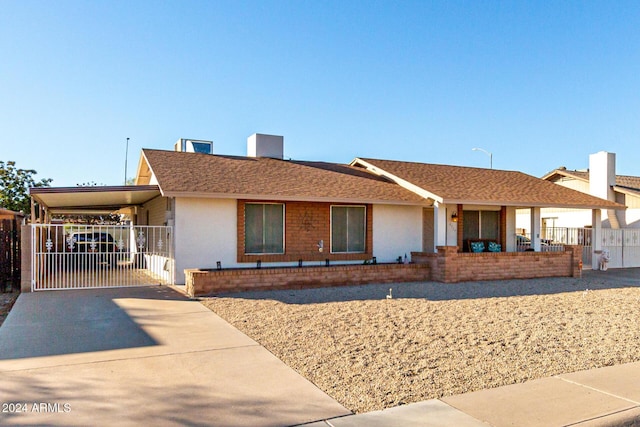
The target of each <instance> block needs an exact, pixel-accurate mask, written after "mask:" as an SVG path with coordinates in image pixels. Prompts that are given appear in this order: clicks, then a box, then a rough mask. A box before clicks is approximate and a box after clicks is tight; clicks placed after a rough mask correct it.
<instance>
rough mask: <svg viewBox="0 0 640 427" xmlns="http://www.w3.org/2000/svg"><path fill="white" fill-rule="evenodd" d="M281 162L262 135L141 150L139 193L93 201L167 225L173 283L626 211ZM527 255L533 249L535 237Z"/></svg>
mask: <svg viewBox="0 0 640 427" xmlns="http://www.w3.org/2000/svg"><path fill="white" fill-rule="evenodd" d="M181 141H182V140H181ZM182 145H184V144H182V143H181V144H177V147H178V148H177V149H178V150H181V148H180V146H182ZM283 154H284V145H283V139H282V137H275V136H270V135H260V134H256V135H253V136H252V137H250V138H249V141H248V156H246V157H240V156H225V155H212V154H203V153H196V152H183V151H164V150H151V149H144V150H142V153H141V158H140V162H139V166H138V172H137V177H136V186H133V187H110V188H108V189H107V190H109V194H111V195H112V198H111V199H108V200H106V199H105V200H104V201H103V202H102V204H103V205H105V206H107V205H109V206H113V205H117V204H118V203H120V204H121V207H124V206H128V208H129V209H130V210H131V212H132V215H133V217H134V223H135V224H140V225H145V224H146V225H152V226H163V225H168V226H172V229H173V239H174V243H173V245H174V250H173V254H174V258H175V270H174V271H175V282H176V283H184V282H185V275H184V271H185V270H186V269H194V268H195V269H215V268H216V265H220V266H221V267H222V268H225V269H226V268H255V266H256V265H264V266H295V265H298V264H299V263H300V262H302V263H305V264H306V265H308V264H309V263H316V262H317V263H318V265H320V264H323V263H325V262H326V260H328V261H329V262H331V263H332V264H334V263H358V264H362V263H363V262H365V261H369V260H372V259H374V258H375V259H376V261H377V262H378V263H392V262H396V261H397V260H398V259H399V258H400V259H401V260H403V259H404V257H405V255H406V256H408V257H411V254H412V253H425V254H432V255H433V254H434V253H436V252H438V248H440V247H445V246H448V247H458V250H459V251H460V252H463V251H464V252H467V251H469V242H471V241H474V240H487V241H492V242H494V243H495V244H496V245H495V247H497V248H498V249H497V250H499V251H502V252H515V251H516V210H517V209H522V208H526V209H528V210H530V211H531V212H532V213H533V215H532V218H537V219H538V221H537V223H536V221H531V223H532V225H533V227H532V228H533V229H534V230H535V229H539V227H540V221H539V218H540V210H541V209H543V208H549V207H555V208H562V209H590V210H594V211H600V209H614V210H615V209H624V206H623V205H621V204H618V203H615V202H614V201H607V200H603V199H601V198H597V197H594V196H591V195H588V194H584V193H581V192H579V191H575V190H572V189H569V188H564V187H562V186H558V185H555V184H553V183H551V182H548V181H545V180H542V179H539V178H535V177H532V176H529V175H526V174H524V173H521V172H514V171H502V170H493V169H481V168H469V167H459V166H447V165H433V164H425V163H417V162H401V161H390V160H375V159H368V158H356V159H354V160H353V161H352V162H351V163H349V164H335V163H325V162H311V161H297V160H286V159H285V158H284V155H283ZM137 189H140V192H138V191H137ZM88 191H90V190H85V189H82V188H74V189H71V188H70V189H57V190H51V189H49V190H40V189H34V190H33V191H32V195H33V196H34V197H35V198H37V199H38V202H39V203H40V204H41V205H42V206H43V207H45V210H51V211H53V210H55V209H56V206H54V205H55V196H56V195H57V196H58V197H59V198H60V199H61V200H63V199H64V198H65V197H68V198H67V199H66V200H65V201H64V204H65V205H66V206H67V207H69V206H71V205H74V204H76V205H78V206H81V205H82V202H81V201H82V200H84V198H86V197H88V196H92V197H96V198H99V197H98V194H97V193H90V192H88ZM82 192H84V195H82V194H81V193H82ZM145 192H146V193H145ZM106 194H107V192H106V191H105V195H106ZM142 194H146V195H145V196H142ZM136 195H138V196H139V197H138V198H137V199H136V200H137V201H136V202H131V201H127V200H133V199H135V198H136ZM74 197H75V198H74ZM87 200H88V199H87ZM52 203H53V204H52ZM62 205H63V202H62V201H61V202H60V206H59V207H60V208H61V207H62ZM91 205H92V206H93V207H94V208H95V207H98V206H99V205H100V203H98V201H97V200H95V201H92V202H91ZM599 226H600V224H599V223H598V224H594V227H599ZM497 245H499V246H497ZM531 249H533V250H538V251H539V250H540V239H539V238H534V239H532V242H531ZM218 263H219V264H218Z"/></svg>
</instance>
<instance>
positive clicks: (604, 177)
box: [589, 151, 616, 201]
mask: <svg viewBox="0 0 640 427" xmlns="http://www.w3.org/2000/svg"><path fill="white" fill-rule="evenodd" d="M615 184H616V154H615V153H607V152H606V151H600V152H599V153H595V154H591V155H589V193H590V194H591V195H592V196H596V197H600V198H601V199H606V200H611V201H615V200H616V196H615V193H614V191H613V189H612V187H613V186H614V185H615Z"/></svg>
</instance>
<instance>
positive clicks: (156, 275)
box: [31, 224, 174, 290]
mask: <svg viewBox="0 0 640 427" xmlns="http://www.w3.org/2000/svg"><path fill="white" fill-rule="evenodd" d="M31 239H32V240H31V285H32V290H50V289H84V288H104V287H122V286H142V285H151V284H173V281H174V259H173V230H172V228H171V227H157V226H117V225H99V226H87V225H75V224H74V225H70V224H65V225H49V224H34V225H32V234H31Z"/></svg>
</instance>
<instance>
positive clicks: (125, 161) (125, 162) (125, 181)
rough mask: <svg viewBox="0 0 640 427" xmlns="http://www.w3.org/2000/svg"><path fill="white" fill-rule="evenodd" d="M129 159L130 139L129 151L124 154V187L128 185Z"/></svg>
mask: <svg viewBox="0 0 640 427" xmlns="http://www.w3.org/2000/svg"><path fill="white" fill-rule="evenodd" d="M128 159H129V138H127V151H126V152H125V154H124V185H127V160H128Z"/></svg>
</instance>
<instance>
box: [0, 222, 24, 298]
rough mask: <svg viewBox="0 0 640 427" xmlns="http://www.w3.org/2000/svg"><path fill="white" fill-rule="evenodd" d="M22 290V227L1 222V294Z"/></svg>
mask: <svg viewBox="0 0 640 427" xmlns="http://www.w3.org/2000/svg"><path fill="white" fill-rule="evenodd" d="M11 288H13V289H14V290H18V289H20V225H19V223H18V221H17V220H16V219H2V220H0V292H6V291H8V290H10V289H11Z"/></svg>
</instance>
